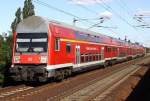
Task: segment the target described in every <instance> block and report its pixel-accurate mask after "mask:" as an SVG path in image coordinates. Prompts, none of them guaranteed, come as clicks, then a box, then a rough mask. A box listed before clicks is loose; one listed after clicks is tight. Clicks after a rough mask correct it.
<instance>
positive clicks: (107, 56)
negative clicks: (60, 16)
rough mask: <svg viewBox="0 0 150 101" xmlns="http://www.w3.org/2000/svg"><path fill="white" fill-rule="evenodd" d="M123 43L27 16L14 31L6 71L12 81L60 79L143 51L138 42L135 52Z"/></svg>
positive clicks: (44, 19)
mask: <svg viewBox="0 0 150 101" xmlns="http://www.w3.org/2000/svg"><path fill="white" fill-rule="evenodd" d="M124 44H125V43H124V42H120V41H119V40H118V39H115V38H112V37H108V36H105V35H102V34H100V33H96V32H92V31H87V30H84V29H81V28H76V27H75V26H70V25H67V24H64V23H61V22H57V21H52V20H48V19H46V18H43V17H40V16H31V17H28V18H26V19H24V20H23V21H22V22H20V23H19V24H18V25H17V29H16V32H15V33H14V46H13V58H12V66H11V68H10V74H11V77H12V78H13V79H14V80H15V81H40V82H45V81H47V79H48V78H56V79H58V80H61V79H63V78H64V77H65V76H69V75H71V73H72V72H76V71H80V70H82V69H86V68H87V67H88V68H89V67H91V68H92V66H95V65H106V64H109V63H111V62H112V61H115V60H118V59H122V58H126V57H127V56H128V55H135V54H138V53H139V54H142V53H143V48H142V47H141V46H138V47H139V52H138V53H136V51H135V48H134V49H133V47H130V49H129V51H127V46H128V47H129V44H127V46H125V45H124ZM132 50H134V52H135V53H133V54H132Z"/></svg>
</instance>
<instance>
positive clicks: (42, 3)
mask: <svg viewBox="0 0 150 101" xmlns="http://www.w3.org/2000/svg"><path fill="white" fill-rule="evenodd" d="M33 2H35V3H37V4H39V5H42V6H45V7H48V8H50V9H53V10H55V11H58V12H60V13H63V14H65V15H68V16H71V17H73V18H77V19H82V18H81V17H79V16H76V15H74V14H72V13H70V12H67V11H65V10H62V9H59V8H56V7H54V6H52V5H50V4H48V3H46V2H43V1H41V0H33ZM83 21H84V22H86V23H88V24H91V22H90V21H88V20H83ZM83 21H82V23H83ZM86 25H87V24H86Z"/></svg>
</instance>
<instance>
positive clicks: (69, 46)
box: [66, 42, 71, 53]
mask: <svg viewBox="0 0 150 101" xmlns="http://www.w3.org/2000/svg"><path fill="white" fill-rule="evenodd" d="M66 52H67V53H70V52H71V44H70V43H69V42H67V43H66Z"/></svg>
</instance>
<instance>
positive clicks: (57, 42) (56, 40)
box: [55, 38, 60, 51]
mask: <svg viewBox="0 0 150 101" xmlns="http://www.w3.org/2000/svg"><path fill="white" fill-rule="evenodd" d="M55 50H56V51H59V50H60V39H59V38H56V39H55Z"/></svg>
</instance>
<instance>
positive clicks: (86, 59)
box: [85, 54, 88, 62]
mask: <svg viewBox="0 0 150 101" xmlns="http://www.w3.org/2000/svg"><path fill="white" fill-rule="evenodd" d="M85 62H88V54H86V55H85Z"/></svg>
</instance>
